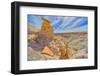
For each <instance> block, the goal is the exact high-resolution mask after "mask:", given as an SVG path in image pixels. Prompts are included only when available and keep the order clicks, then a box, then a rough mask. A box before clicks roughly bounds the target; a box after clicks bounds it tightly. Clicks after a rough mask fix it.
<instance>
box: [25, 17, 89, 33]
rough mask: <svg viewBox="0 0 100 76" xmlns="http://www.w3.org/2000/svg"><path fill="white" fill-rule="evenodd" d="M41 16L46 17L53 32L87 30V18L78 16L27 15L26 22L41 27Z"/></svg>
mask: <svg viewBox="0 0 100 76" xmlns="http://www.w3.org/2000/svg"><path fill="white" fill-rule="evenodd" d="M42 18H45V19H48V20H49V21H50V22H51V25H52V27H53V29H54V32H55V33H66V32H87V29H88V18H87V17H78V16H45V15H28V16H27V21H28V24H31V25H32V26H35V27H37V28H41V25H42V22H43V21H42Z"/></svg>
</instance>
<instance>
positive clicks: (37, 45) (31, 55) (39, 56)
mask: <svg viewBox="0 0 100 76" xmlns="http://www.w3.org/2000/svg"><path fill="white" fill-rule="evenodd" d="M34 35H35V36H36V37H35V36H34V38H36V39H34V40H33V41H30V42H28V60H29V61H31V60H52V59H55V60H57V59H80V58H81V59H83V58H88V48H87V47H88V46H87V44H88V43H87V33H84V32H80V33H62V34H55V36H54V38H53V39H52V40H50V39H48V38H46V37H44V36H40V37H38V36H37V34H34ZM45 47H48V49H44V48H45ZM61 50H63V51H61ZM43 51H44V53H43ZM52 53H53V55H52Z"/></svg>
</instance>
